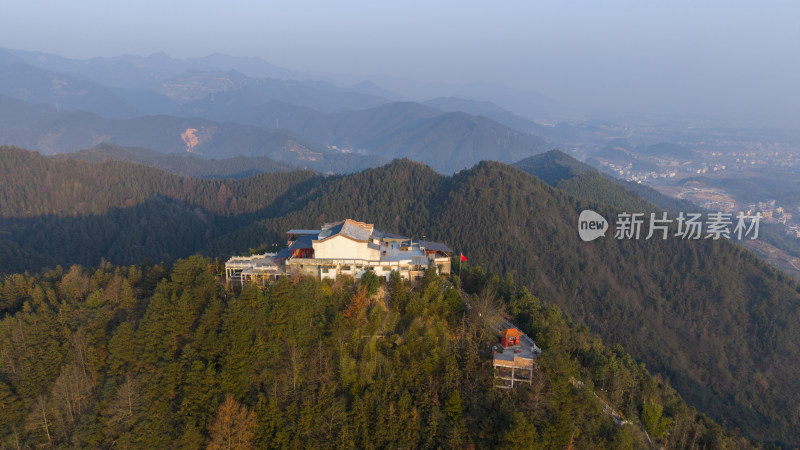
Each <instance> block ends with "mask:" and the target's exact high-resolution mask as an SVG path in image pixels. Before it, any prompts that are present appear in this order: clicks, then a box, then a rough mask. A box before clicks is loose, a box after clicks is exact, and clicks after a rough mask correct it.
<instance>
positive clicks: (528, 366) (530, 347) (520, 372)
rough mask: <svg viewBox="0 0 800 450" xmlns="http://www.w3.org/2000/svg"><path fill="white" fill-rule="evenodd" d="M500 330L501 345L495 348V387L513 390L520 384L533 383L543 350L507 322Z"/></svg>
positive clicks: (493, 362)
mask: <svg viewBox="0 0 800 450" xmlns="http://www.w3.org/2000/svg"><path fill="white" fill-rule="evenodd" d="M504 325H505V326H504V327H503V328H501V329H500V330H498V334H499V335H500V344H496V345H495V347H494V357H493V358H492V365H493V366H494V374H495V387H497V388H500V389H513V388H514V387H515V386H516V385H518V384H519V383H528V384H532V383H533V369H534V366H535V363H536V359H537V358H538V357H539V355H540V354H541V353H542V350H541V349H540V348H539V347H537V346H536V344H535V343H534V342H533V339H531V338H530V337H528V335H526V334H525V333H523V332H522V331H520V330H519V329H518V328H516V327H515V326H513V325H512V324H511V323H508V322H506V323H505V324H504Z"/></svg>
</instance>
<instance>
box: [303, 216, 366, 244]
mask: <svg viewBox="0 0 800 450" xmlns="http://www.w3.org/2000/svg"><path fill="white" fill-rule="evenodd" d="M336 235H342V236H347V237H349V238H350V239H353V240H356V241H361V242H366V241H368V240H369V237H370V236H371V235H372V225H371V224H365V223H363V222H356V221H355V220H350V219H347V220H344V221H342V222H338V223H333V224H327V223H326V224H325V225H324V226H323V227H322V231H320V232H319V235H318V237H317V239H315V240H319V241H322V240H325V239H328V238H330V237H333V236H336Z"/></svg>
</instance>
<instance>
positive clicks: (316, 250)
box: [225, 219, 452, 282]
mask: <svg viewBox="0 0 800 450" xmlns="http://www.w3.org/2000/svg"><path fill="white" fill-rule="evenodd" d="M286 234H287V244H288V247H287V248H285V249H283V250H281V251H280V252H278V253H277V254H276V255H274V256H271V255H270V258H271V260H272V263H271V264H270V263H269V262H264V261H261V260H260V259H259V258H255V259H256V261H257V264H260V266H257V265H256V263H254V264H253V265H252V267H250V266H248V261H246V259H245V258H243V257H233V258H231V259H230V260H229V261H228V263H226V265H225V272H226V276H227V278H228V280H239V281H241V282H244V281H250V280H253V281H255V280H256V279H259V278H260V277H259V276H258V275H254V274H256V273H257V272H258V271H259V270H261V272H262V273H264V276H263V278H270V277H275V276H278V275H282V274H294V273H302V274H308V275H313V276H316V277H319V278H322V279H324V278H332V279H333V278H336V277H337V276H339V275H350V276H354V277H356V278H360V277H361V275H363V274H364V272H366V271H368V270H369V271H372V272H374V273H375V274H376V275H378V276H380V277H385V278H386V279H388V278H389V275H390V274H391V272H392V271H397V272H398V273H399V274H400V276H401V277H402V278H404V279H407V280H416V279H419V278H421V277H422V275H423V273H424V272H425V270H426V269H428V268H429V267H435V268H436V270H437V271H438V272H439V273H440V274H449V273H450V253H452V250H450V249H449V248H448V247H447V246H446V245H444V244H441V243H438V242H427V241H415V240H413V239H410V238H408V237H405V236H400V235H396V234H392V233H384V232H382V231H378V230H375V229H374V227H373V225H372V224H368V223H363V222H357V221H354V220H350V219H347V220H343V221H341V222H334V223H326V224H325V225H323V226H322V229H320V230H294V229H293V230H289V231H287V232H286ZM260 256H265V255H260ZM260 256H259V257H260ZM266 267H269V269H268V270H267V269H265V268H266ZM273 267H275V268H277V270H275V271H273V270H272V268H273Z"/></svg>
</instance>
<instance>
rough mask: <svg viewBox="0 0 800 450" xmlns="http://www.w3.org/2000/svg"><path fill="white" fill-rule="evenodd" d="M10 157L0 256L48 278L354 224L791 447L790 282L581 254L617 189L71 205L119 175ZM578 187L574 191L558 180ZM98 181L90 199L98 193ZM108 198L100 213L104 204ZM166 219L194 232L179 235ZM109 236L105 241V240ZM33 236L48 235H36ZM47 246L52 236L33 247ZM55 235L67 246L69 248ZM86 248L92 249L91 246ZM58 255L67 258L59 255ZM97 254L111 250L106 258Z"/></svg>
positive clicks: (289, 188) (306, 179)
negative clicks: (564, 319) (492, 289)
mask: <svg viewBox="0 0 800 450" xmlns="http://www.w3.org/2000/svg"><path fill="white" fill-rule="evenodd" d="M15 154H16V155H18V156H16V159H14V160H13V161H11V162H8V163H6V169H5V170H8V173H16V172H20V171H21V168H20V165H23V166H25V165H31V166H32V167H33V168H32V169H31V171H30V174H29V175H28V176H27V177H24V178H21V179H19V181H17V182H15V183H14V184H13V189H11V188H10V189H9V191H8V193H6V194H3V195H4V196H5V197H8V198H9V199H11V200H12V201H13V202H14V203H13V204H14V205H15V206H13V207H12V209H6V208H3V211H7V210H8V211H19V212H21V213H24V212H26V211H28V213H27V214H28V215H29V216H34V217H31V218H26V219H19V218H14V219H11V218H9V219H5V221H4V223H5V224H6V226H5V227H4V231H3V232H2V233H0V236H2V241H0V243H2V245H4V246H6V248H11V249H14V250H8V251H7V252H6V253H5V254H12V255H14V253H8V252H9V251H16V252H18V253H19V254H24V253H25V252H28V253H29V254H34V255H37V256H38V257H40V258H50V259H49V262H48V264H53V263H55V262H59V263H61V264H62V265H64V266H66V265H68V264H70V263H73V262H80V263H84V264H88V265H96V264H98V263H99V261H100V258H101V257H106V258H107V259H108V260H109V261H111V262H112V263H119V264H130V263H138V262H139V261H141V258H144V257H150V258H151V259H153V260H155V261H159V260H164V261H170V260H172V259H173V258H176V257H182V256H185V255H188V254H190V253H192V252H194V251H198V250H200V251H201V252H202V253H204V254H208V255H214V256H216V255H229V254H231V253H240V252H246V251H247V249H248V248H255V247H258V246H259V245H262V244H267V245H268V246H269V245H271V244H280V243H281V242H283V241H284V240H285V235H284V232H285V231H286V230H287V229H290V228H314V227H317V226H319V225H320V224H321V223H322V222H325V221H331V220H336V219H341V218H343V217H351V218H356V219H358V220H363V221H368V222H372V223H375V225H376V227H377V228H379V229H384V230H387V231H394V232H399V233H403V234H408V235H413V236H426V237H427V238H429V239H433V240H440V241H443V242H446V243H448V245H449V246H450V247H452V248H454V249H456V251H461V250H463V251H464V253H465V254H466V255H467V256H468V258H469V260H470V262H475V263H478V264H480V265H483V266H486V267H487V268H489V269H490V270H493V271H499V272H505V273H510V274H513V276H514V278H515V279H516V280H518V281H519V282H520V283H522V284H523V285H524V286H526V287H527V288H528V289H529V290H530V291H531V292H532V293H534V294H535V295H537V296H538V297H540V298H542V299H546V300H547V301H549V302H553V303H555V304H557V305H559V307H561V308H562V309H563V310H564V311H566V312H567V313H568V314H570V315H571V316H572V317H573V318H574V319H575V320H576V321H578V322H582V323H585V324H587V325H588V326H589V327H590V328H591V330H593V331H594V332H597V333H598V334H600V335H601V336H602V337H603V339H604V340H606V341H607V342H611V343H615V344H616V343H618V344H621V345H623V346H624V347H625V349H626V350H628V351H630V352H631V354H632V355H633V356H634V357H635V358H637V359H639V360H641V361H644V362H645V363H646V364H647V366H648V367H649V368H650V370H651V371H653V372H654V373H658V374H659V376H660V377H661V378H662V379H664V380H665V382H667V383H668V384H670V385H671V386H674V387H675V388H676V389H677V390H678V392H680V393H681V394H682V395H683V396H684V397H685V398H686V399H687V401H688V402H689V403H690V404H692V405H694V406H696V407H697V408H698V409H700V410H701V411H704V412H707V413H709V414H710V415H711V416H712V417H713V418H715V419H717V420H720V421H724V423H726V424H727V425H728V426H730V427H737V428H739V429H741V430H742V432H743V433H745V435H747V436H749V437H752V438H756V439H759V440H764V441H768V442H776V443H783V444H794V445H797V444H798V443H800V436H798V431H797V430H799V429H800V426H798V424H800V417H798V414H795V412H794V411H796V406H797V405H798V404H800V386H798V384H797V383H798V378H797V377H796V376H795V374H796V373H797V372H798V370H800V367H798V366H800V362H798V361H800V350H798V348H797V344H796V343H797V342H800V294H798V286H797V284H796V283H794V282H793V281H791V280H790V279H789V278H788V277H787V276H785V275H784V274H782V273H780V272H778V271H776V270H774V269H772V268H771V267H769V266H767V265H766V264H764V263H763V262H762V261H760V260H759V259H757V258H756V257H755V256H754V255H753V254H751V253H749V252H747V251H745V250H743V249H742V248H740V247H738V246H736V245H734V244H731V243H728V242H725V241H711V240H701V241H683V240H678V239H668V240H661V239H650V240H644V239H642V240H638V241H636V240H617V239H614V238H613V237H612V236H613V232H614V230H613V227H612V230H610V231H609V233H608V234H607V237H606V238H601V239H599V240H597V241H594V242H582V241H580V239H579V238H578V236H577V232H576V226H577V224H576V222H577V217H578V213H579V212H580V211H581V210H583V209H587V208H590V209H593V210H595V211H597V212H599V213H600V214H602V215H603V216H605V217H614V216H615V215H616V214H617V213H618V212H621V210H619V209H617V208H616V207H612V206H609V205H608V204H604V203H602V202H598V201H595V200H590V198H607V199H611V200H608V201H612V202H617V201H618V200H616V199H618V198H621V199H623V200H624V199H625V198H627V199H629V200H630V198H636V197H635V196H633V195H632V194H630V193H628V194H624V192H625V191H624V190H622V192H620V191H617V190H616V189H621V188H619V186H617V185H614V184H611V186H614V189H611V188H607V189H608V190H609V192H591V193H590V194H591V195H592V196H597V197H592V196H590V195H588V194H589V193H587V194H586V195H583V194H580V193H579V191H574V192H575V193H577V194H578V196H577V197H576V196H573V195H570V194H567V193H566V192H565V191H563V190H561V189H557V188H554V187H551V186H549V185H547V184H545V183H544V182H542V181H541V180H539V179H537V178H535V177H533V176H531V175H529V174H526V173H524V172H522V171H521V170H518V169H515V168H513V167H510V166H507V165H504V164H500V163H486V162H484V163H481V164H479V165H478V166H476V167H474V168H472V169H469V170H465V171H462V172H460V173H458V174H456V175H454V176H452V177H446V176H442V175H439V174H437V173H435V172H434V171H433V170H431V169H430V168H427V167H425V166H422V165H420V164H417V163H412V162H410V161H396V162H394V163H392V164H390V165H388V166H385V167H381V168H377V169H370V170H366V171H364V172H361V173H357V174H353V175H348V176H335V177H317V176H313V175H310V174H308V175H302V176H298V175H295V174H266V175H259V176H257V177H254V178H250V179H247V180H238V181H230V180H226V181H220V180H203V181H200V180H176V179H170V180H169V182H167V180H166V179H165V186H173V185H175V184H176V183H177V184H178V185H192V186H195V188H193V189H192V190H187V191H185V194H184V193H183V192H179V193H177V194H176V193H173V194H171V196H168V192H167V191H165V189H166V188H165V187H159V186H161V184H160V183H155V182H153V183H152V186H153V188H152V189H151V188H148V189H151V190H150V191H147V190H145V189H142V188H140V187H139V186H138V183H141V182H142V181H141V180H145V179H148V178H153V179H161V178H163V177H171V176H170V175H165V174H162V173H160V172H158V171H155V170H154V169H141V170H145V172H143V173H141V174H140V175H139V176H137V177H135V178H132V179H131V180H130V182H124V183H118V184H114V185H113V186H114V188H112V189H106V190H107V191H109V193H108V194H105V193H104V194H103V197H96V198H95V199H94V200H92V201H88V202H87V201H86V200H81V199H80V198H81V196H80V195H77V194H75V195H73V194H70V195H72V196H67V197H66V198H62V196H63V195H65V194H68V193H70V192H71V189H72V188H71V186H72V184H69V183H70V181H71V180H73V179H74V178H75V177H82V179H88V180H103V179H105V178H104V177H107V176H108V177H110V176H111V175H109V173H110V172H109V171H110V170H119V169H115V167H117V166H115V165H119V166H120V167H124V169H122V170H123V171H127V172H130V171H131V170H132V169H130V168H129V167H130V166H127V165H123V164H122V163H105V164H102V165H91V164H87V163H78V162H74V161H49V160H46V159H45V158H41V157H38V156H36V155H31V154H27V155H28V156H25V155H26V154H25V153H24V152H21V151H17V153H15ZM26 158H27V159H26ZM1 160H2V161H4V162H5V161H9V158H7V157H4V158H2V159H1ZM29 160H32V161H29ZM42 160H43V161H46V162H42ZM81 164H83V165H81ZM48 165H52V167H57V166H58V165H64V167H72V168H73V169H72V170H73V173H71V174H70V172H69V171H66V170H64V168H62V167H61V166H58V167H59V169H58V170H50V173H64V174H65V175H64V176H63V180H64V181H63V182H64V183H68V184H66V185H65V186H68V187H70V188H69V189H64V190H63V192H62V190H55V189H53V190H43V189H38V188H36V186H37V182H39V180H46V179H47V178H48V169H47V167H48ZM40 166H42V167H40ZM51 176H53V175H51ZM113 176H114V177H116V176H119V175H118V174H116V173H115V174H114V175H113ZM281 177H282V178H281ZM292 177H298V178H292ZM11 179H12V180H13V179H15V178H11ZM58 179H61V178H58ZM276 180H284V181H281V183H283V184H281V186H282V188H281V189H278V190H266V191H265V190H263V189H262V190H258V191H257V193H256V194H254V193H253V191H252V190H251V189H249V188H247V187H246V185H247V184H248V183H249V184H251V185H253V184H259V183H263V184H264V185H269V184H270V183H277V181H276ZM578 180H580V177H573V178H572V179H570V180H567V182H570V181H573V182H577V181H578ZM86 183H89V182H88V181H86ZM93 183H94V181H93ZM97 183H98V185H102V181H97ZM128 183H131V184H128ZM76 185H77V186H80V185H81V183H77V184H76ZM223 186H224V187H225V189H223ZM596 186H599V188H598V189H606V188H603V187H602V185H596ZM201 187H202V189H201ZM86 189H87V190H89V191H91V189H92V188H86ZM592 189H595V188H592ZM221 191H223V192H227V193H226V194H220V192H221ZM132 192H152V194H140V196H141V197H142V198H146V197H148V195H150V197H149V198H150V200H148V201H145V202H144V203H138V206H137V207H134V208H125V204H124V203H123V201H124V199H126V198H128V197H129V196H131V197H133V194H132ZM193 192H197V194H192V193H193ZM264 192H270V196H269V197H267V198H263V199H260V198H259V197H258V195H263V193H264ZM111 193H114V194H113V200H111V199H107V198H106V196H108V195H110V194H111ZM5 197H0V198H5ZM134 198H139V197H134ZM220 200H222V201H220ZM7 201H8V200H7ZM115 202H116V203H115ZM148 202H153V204H150V203H148ZM155 202H164V203H166V204H168V205H172V208H173V209H172V210H170V209H169V208H165V207H164V205H163V204H155ZM638 202H640V203H637V204H636V205H637V207H639V206H641V207H648V206H647V205H648V204H647V203H646V202H644V201H642V200H641V199H639V200H638ZM96 204H99V205H103V204H105V205H107V206H106V210H105V212H103V211H104V210H103V209H102V208H100V209H97V215H93V216H87V215H85V214H83V215H82V214H80V213H78V214H76V212H78V211H79V209H78V207H80V208H84V210H85V211H92V210H94V209H93V208H96V206H94V205H96ZM234 204H235V205H237V206H236V207H235V208H234V207H233V206H232V205H234ZM115 206H116V207H115ZM649 207H650V208H654V207H652V205H650V206H649ZM36 208H38V209H36ZM137 208H139V209H138V210H137ZM142 208H143V209H142ZM151 208H152V209H151ZM198 208H200V209H198ZM180 211H183V212H184V213H185V214H186V215H191V216H193V217H197V219H196V220H195V219H193V220H192V221H184V220H182V216H180V214H181V212H180ZM187 211H188V212H187ZM642 212H648V211H642ZM45 214H50V215H45ZM128 214H132V216H128ZM150 214H156V215H155V216H151V215H150ZM158 214H163V215H167V216H168V217H172V219H171V220H174V221H175V222H176V223H179V224H181V225H182V226H183V228H177V229H175V230H172V229H170V227H169V226H163V224H162V223H161V220H153V221H151V220H150V218H151V217H160V216H158ZM612 222H613V221H612ZM120 223H124V224H125V229H124V230H120V229H119V224H120ZM9 224H10V225H9ZM31 224H35V226H32V225H31ZM89 224H91V227H90V226H89ZM211 225H214V227H211ZM612 226H613V224H612ZM109 228H110V229H113V230H114V232H110V233H107V234H104V233H105V230H106V229H109ZM45 229H46V230H49V231H47V232H46V233H44V234H37V233H41V231H42V230H45ZM59 232H60V233H63V235H62V234H58V233H59ZM50 233H55V234H53V235H54V236H56V238H55V239H52V238H48V237H49V236H51V234H50ZM60 236H68V237H69V242H66V243H65V242H63V241H62V239H60ZM98 236H101V237H102V239H105V241H104V242H106V243H107V247H105V248H101V247H100V246H98V245H96V244H94V243H95V242H97V241H98ZM191 236H197V238H196V239H195V240H193V241H192V242H191V245H186V246H182V247H169V246H168V245H167V244H169V245H173V246H174V245H176V243H178V242H180V241H181V240H189V238H190V237H191ZM102 239H101V240H102ZM131 239H132V240H133V243H131V242H130V241H129V240H131ZM148 239H149V240H148ZM63 245H70V246H72V247H70V248H71V249H73V248H74V249H76V250H79V251H77V252H75V253H73V252H72V251H62V250H61V249H62V246H63ZM192 246H196V247H194V248H191V247H192ZM109 249H119V250H120V251H118V252H117V253H116V256H114V257H112V256H110V253H112V252H108V250H109ZM132 249H134V250H132ZM165 249H166V250H165ZM53 255H55V256H53ZM9 261H10V262H9V263H7V266H8V265H10V264H11V263H12V262H13V264H14V265H13V266H12V269H13V270H14V271H21V270H23V269H32V270H38V268H39V267H40V266H37V265H36V264H38V263H39V262H40V260H37V259H35V258H25V257H21V258H18V257H16V256H15V257H12V258H10V259H9ZM51 267H52V266H51ZM5 270H9V268H8V267H7V268H6V269H5ZM787 412H790V413H787Z"/></svg>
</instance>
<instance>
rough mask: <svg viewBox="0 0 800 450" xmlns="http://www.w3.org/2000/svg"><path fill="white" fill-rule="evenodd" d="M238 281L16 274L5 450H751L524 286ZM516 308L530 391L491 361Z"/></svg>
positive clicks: (131, 271) (3, 296)
mask: <svg viewBox="0 0 800 450" xmlns="http://www.w3.org/2000/svg"><path fill="white" fill-rule="evenodd" d="M220 269H221V268H220V266H219V265H217V264H214V263H213V262H212V261H210V260H206V259H203V258H199V257H192V258H190V259H187V260H182V261H178V262H177V263H176V264H175V265H174V267H172V268H171V269H167V268H165V267H162V266H129V267H113V266H111V265H108V264H103V265H101V266H100V267H98V268H97V269H85V268H81V267H79V266H73V267H71V268H70V269H69V270H62V269H59V270H55V271H51V272H48V273H45V274H42V275H37V276H29V275H13V276H8V277H4V278H3V279H2V280H0V282H1V283H2V290H0V308H2V310H4V311H5V312H6V315H5V316H4V317H3V318H2V319H1V320H0V346H2V347H1V348H2V349H3V353H2V355H3V359H2V362H1V363H0V398H1V399H2V401H3V414H2V415H0V444H2V445H4V446H8V447H20V448H22V447H35V446H63V447H81V448H86V447H125V448H128V447H136V448H173V447H174V446H175V444H177V443H180V445H181V446H182V447H185V448H201V447H206V446H207V447H208V448H254V447H258V448H265V447H270V448H286V447H314V448H336V447H373V446H375V447H468V446H470V445H474V446H477V447H480V448H485V447H493V448H497V447H503V448H520V447H525V446H530V445H532V443H536V445H539V446H542V447H543V448H563V447H565V446H568V445H569V446H575V447H578V448H633V447H637V448H646V447H648V446H649V445H650V444H649V442H650V440H651V439H652V440H653V441H654V443H656V444H659V445H660V444H663V445H667V446H670V447H676V448H708V447H712V448H720V447H733V446H737V447H740V448H747V447H750V446H751V444H750V443H749V442H747V441H745V440H744V439H741V438H735V437H733V436H731V435H730V434H727V433H724V432H723V430H722V429H721V428H720V427H719V425H716V424H714V423H713V422H712V421H710V420H709V419H708V418H706V417H705V416H703V415H700V414H697V413H696V412H695V411H694V410H693V409H691V408H689V407H688V406H687V405H686V404H685V403H684V402H683V401H682V400H681V398H680V397H679V396H678V395H677V394H676V393H675V392H674V391H673V390H672V389H671V388H669V387H667V386H665V385H664V384H663V383H662V382H660V381H659V380H657V379H656V378H655V377H653V376H652V375H650V374H649V373H648V372H647V371H646V370H645V369H644V367H642V366H641V365H638V364H636V362H635V361H634V360H633V359H632V358H631V357H630V355H628V354H626V353H625V352H624V351H623V350H622V349H621V348H620V347H619V346H615V347H614V348H613V349H610V348H608V347H605V346H604V345H603V344H602V342H601V340H600V339H599V338H597V337H596V336H593V335H591V334H590V333H589V332H588V331H587V330H586V328H585V327H582V326H577V325H575V324H574V323H572V322H571V321H570V320H569V319H568V318H566V317H565V316H564V315H563V314H562V313H561V312H560V311H559V310H558V308H556V307H553V306H546V305H545V304H544V303H543V302H541V301H540V300H539V299H537V298H536V297H534V296H532V295H531V294H530V293H529V292H528V291H527V290H526V289H524V288H519V287H518V286H515V285H514V283H513V280H511V279H510V278H506V279H502V278H500V277H498V276H496V275H491V276H489V275H486V274H485V273H484V272H483V271H482V270H479V269H478V270H469V269H468V270H466V271H465V272H464V274H463V275H464V277H463V278H464V286H465V289H466V292H467V295H466V296H462V294H461V293H460V291H458V290H457V289H454V288H453V287H452V286H450V284H449V283H448V282H446V281H442V280H440V279H439V278H438V277H437V276H436V275H435V273H433V272H430V273H428V274H427V275H426V277H425V278H424V279H423V280H422V283H421V285H420V286H418V287H417V288H416V289H413V290H412V289H410V288H409V286H408V285H407V284H406V283H404V282H403V281H402V280H400V278H399V277H396V278H393V279H392V280H391V281H390V282H388V283H386V284H385V285H384V286H383V287H379V286H378V285H377V284H376V283H375V282H376V281H377V278H371V279H370V278H369V277H365V278H363V279H362V280H361V281H360V282H358V283H355V282H354V281H353V280H352V279H347V278H340V279H339V280H337V281H336V282H321V281H317V280H313V279H301V278H298V279H293V280H290V279H289V278H282V279H280V280H278V281H277V282H275V283H274V284H273V285H272V286H270V287H269V288H267V289H262V288H260V287H257V286H248V287H246V288H243V289H241V290H239V289H230V288H228V289H225V288H223V287H221V286H220V284H219V283H218V281H217V279H216V278H215V276H216V275H218V273H219V271H220ZM467 301H469V302H470V304H471V306H472V308H466V302H467ZM504 311H508V312H510V313H511V314H512V315H513V319H514V320H517V321H518V322H519V323H520V324H523V325H521V326H523V327H524V328H525V330H526V331H527V332H528V333H531V335H533V336H536V339H537V340H538V342H539V343H540V345H541V346H542V347H543V348H544V349H545V351H544V354H543V356H542V357H541V359H540V360H539V366H538V368H537V370H536V375H535V381H534V382H533V384H532V385H531V386H527V385H524V386H522V387H519V388H517V389H516V390H515V391H513V392H509V391H501V390H498V389H494V388H493V387H492V385H493V379H492V367H491V365H490V364H489V363H488V361H489V360H490V358H491V351H490V344H492V343H493V342H494V341H495V340H496V337H495V333H494V332H493V331H492V330H491V328H490V325H489V322H488V319H489V318H495V317H498V316H501V315H503V314H504ZM479 312H480V314H479ZM580 383H584V385H583V387H580V386H581V384H580ZM593 392H597V393H599V394H598V396H595V395H593ZM601 398H602V399H604V401H606V402H608V403H610V404H611V405H613V408H615V409H618V410H619V411H621V412H622V414H624V417H625V418H626V419H627V420H628V421H630V423H629V424H626V425H623V426H614V425H613V420H612V418H611V417H610V416H609V415H608V414H607V413H606V412H604V410H603V406H602V403H601ZM643 430H644V431H646V432H647V433H648V434H647V435H645V434H644V432H643Z"/></svg>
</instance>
